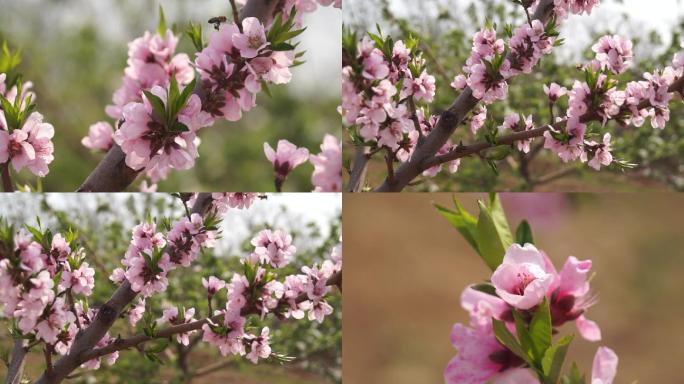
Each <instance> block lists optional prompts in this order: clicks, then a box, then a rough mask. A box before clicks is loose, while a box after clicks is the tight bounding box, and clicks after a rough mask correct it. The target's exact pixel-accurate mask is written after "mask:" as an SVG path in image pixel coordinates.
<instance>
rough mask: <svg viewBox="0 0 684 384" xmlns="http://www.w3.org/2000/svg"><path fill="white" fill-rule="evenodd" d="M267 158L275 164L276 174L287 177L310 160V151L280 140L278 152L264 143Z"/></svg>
mask: <svg viewBox="0 0 684 384" xmlns="http://www.w3.org/2000/svg"><path fill="white" fill-rule="evenodd" d="M264 153H265V154H266V158H267V159H268V160H269V161H270V162H271V163H272V164H273V168H274V170H275V172H276V173H277V174H278V175H280V176H287V175H288V174H289V173H290V172H292V170H293V169H295V168H296V167H298V166H299V165H301V164H304V163H306V161H307V160H308V159H309V150H308V149H306V148H297V146H296V145H294V144H292V143H290V142H289V141H287V140H279V141H278V147H277V150H275V151H274V150H273V148H272V147H271V146H270V145H269V144H268V143H264Z"/></svg>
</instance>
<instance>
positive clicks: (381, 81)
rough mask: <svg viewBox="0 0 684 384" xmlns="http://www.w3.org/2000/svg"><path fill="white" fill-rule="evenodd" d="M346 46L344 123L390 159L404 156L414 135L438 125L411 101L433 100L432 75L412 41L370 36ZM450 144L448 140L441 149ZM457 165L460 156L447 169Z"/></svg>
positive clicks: (436, 169)
mask: <svg viewBox="0 0 684 384" xmlns="http://www.w3.org/2000/svg"><path fill="white" fill-rule="evenodd" d="M346 50H347V52H348V53H347V57H346V58H345V61H346V62H345V65H344V67H343V68H342V104H341V106H340V112H341V113H342V119H343V121H344V123H345V125H347V126H354V127H358V132H355V133H354V135H355V136H356V141H357V144H359V145H365V146H369V147H372V148H377V149H384V150H386V151H387V152H388V153H389V154H390V158H391V159H392V161H395V160H396V161H399V162H406V161H408V160H409V159H410V158H411V155H412V154H413V151H414V149H415V147H416V145H417V143H418V139H419V138H420V137H421V136H422V135H427V134H428V133H429V132H430V131H431V130H432V129H433V128H434V126H435V125H436V124H437V117H436V116H431V117H428V116H427V112H426V109H425V108H422V107H417V106H416V105H415V103H431V102H432V101H433V100H434V97H435V90H436V84H435V78H434V76H432V75H430V74H429V73H428V72H427V70H426V69H425V68H424V67H425V60H424V59H423V58H422V56H421V54H420V53H419V52H418V50H417V48H416V47H415V46H414V44H413V42H410V43H408V45H407V43H405V42H403V41H401V40H399V41H396V42H393V41H392V39H391V38H386V39H385V40H384V41H383V40H382V39H381V38H380V37H378V36H375V35H372V38H369V37H364V38H363V39H362V40H361V41H360V42H359V43H358V46H356V47H346ZM453 148H454V145H453V144H452V143H451V142H447V143H446V144H445V145H444V146H443V147H442V148H441V149H440V153H445V152H448V151H450V150H451V149H453ZM458 166H459V161H458V160H456V161H453V162H450V163H449V164H448V170H449V171H450V172H451V173H454V172H456V171H457V170H458ZM441 169H442V167H441V165H440V166H435V167H432V168H430V169H429V170H426V171H425V173H424V175H425V176H434V175H436V174H437V173H438V172H439V171H440V170H441Z"/></svg>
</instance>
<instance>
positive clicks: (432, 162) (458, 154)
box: [376, 15, 684, 192]
mask: <svg viewBox="0 0 684 384" xmlns="http://www.w3.org/2000/svg"><path fill="white" fill-rule="evenodd" d="M535 18H536V15H535ZM668 90H669V92H670V93H679V94H684V77H682V78H680V79H678V80H677V81H675V82H674V83H673V84H672V85H671V86H670V87H669V89H668ZM465 93H468V95H466V97H470V98H471V99H472V93H471V91H470V89H469V88H466V89H465V90H464V94H465ZM464 94H461V96H460V97H459V98H458V99H457V100H456V103H455V104H454V105H457V106H458V109H459V111H461V110H462V109H461V108H462V107H463V106H464V105H466V106H467V105H470V104H467V103H466V102H464V103H463V104H460V103H459V100H461V98H462V97H464ZM473 100H474V99H473ZM649 105H650V103H649V102H648V101H643V102H642V103H641V104H639V106H638V108H639V109H643V108H648V107H649ZM453 107H454V106H452V108H453ZM452 108H450V109H449V110H447V111H446V112H444V113H443V114H442V116H441V117H440V121H439V123H438V125H437V127H436V128H435V130H434V131H433V133H431V134H430V135H428V137H427V138H426V140H425V145H427V144H428V143H432V144H433V145H434V144H435V142H436V140H437V139H440V140H441V139H443V138H444V139H445V140H444V141H443V142H441V141H440V142H438V144H439V147H437V149H439V148H441V146H442V145H444V143H446V140H448V138H449V136H450V135H451V134H452V133H453V129H452V130H451V131H449V133H448V135H447V136H444V135H446V133H445V132H446V131H445V130H446V128H445V127H449V126H450V125H449V124H448V123H445V124H442V120H443V119H444V118H445V117H446V118H447V119H449V120H452V121H453V120H454V119H462V117H464V116H465V114H463V115H460V114H459V113H461V112H458V111H456V112H454V113H453V114H452ZM465 113H467V111H466V112H465ZM455 116H456V117H455ZM458 116H461V117H458ZM592 120H599V117H598V116H596V115H585V116H583V117H582V118H581V121H582V122H584V123H586V122H589V121H592ZM459 121H460V120H459ZM566 122H567V118H565V119H563V120H560V121H558V122H556V123H555V124H553V125H547V126H544V127H540V128H536V129H532V130H529V131H523V132H515V133H512V134H509V135H506V136H503V137H501V138H499V139H498V140H497V142H496V143H489V142H479V143H475V144H471V145H460V146H457V147H456V148H454V149H453V150H452V151H450V152H448V153H446V154H443V155H431V154H430V153H427V150H426V149H425V145H424V146H422V147H421V146H419V147H418V148H416V152H414V155H413V156H412V157H411V160H410V161H409V162H407V163H404V164H403V165H402V166H401V167H400V168H399V170H398V171H397V172H396V173H395V175H394V177H388V178H387V179H386V180H385V182H384V184H383V185H382V186H380V187H379V188H378V189H377V190H376V192H399V191H401V190H402V189H403V188H404V187H406V186H407V185H409V183H410V182H411V181H412V180H413V179H414V178H416V177H417V176H418V175H420V173H421V172H423V171H424V170H426V169H428V168H430V167H433V166H436V165H439V164H444V163H447V162H449V161H453V160H456V159H460V158H463V157H466V156H470V155H473V154H477V153H480V152H482V151H484V150H486V149H489V148H493V147H497V146H500V145H511V144H513V143H515V142H517V141H521V140H527V139H534V138H537V137H541V136H543V135H544V132H546V131H547V130H549V128H551V127H553V128H554V129H556V130H557V129H560V128H562V127H563V126H564V125H565V124H566ZM454 129H455V127H454ZM435 134H437V135H438V136H437V138H435V137H434V135H435ZM430 148H433V147H430ZM437 149H435V151H434V152H433V153H436V152H437ZM419 151H420V153H419V154H418V155H416V153H418V152H419ZM414 160H415V161H414Z"/></svg>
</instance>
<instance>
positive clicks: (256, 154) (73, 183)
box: [0, 0, 342, 191]
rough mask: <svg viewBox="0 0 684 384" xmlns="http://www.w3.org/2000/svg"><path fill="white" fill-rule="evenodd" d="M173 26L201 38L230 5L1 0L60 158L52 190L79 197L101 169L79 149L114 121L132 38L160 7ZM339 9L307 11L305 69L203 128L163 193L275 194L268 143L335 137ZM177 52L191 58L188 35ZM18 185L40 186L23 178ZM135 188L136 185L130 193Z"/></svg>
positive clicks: (311, 142)
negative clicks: (193, 160) (193, 29)
mask: <svg viewBox="0 0 684 384" xmlns="http://www.w3.org/2000/svg"><path fill="white" fill-rule="evenodd" d="M160 4H161V5H162V6H163V7H164V11H165V14H166V20H167V25H168V26H171V25H172V24H176V25H177V27H178V29H179V31H185V29H186V27H187V24H188V22H190V21H193V22H194V23H195V24H198V23H200V24H202V29H203V31H204V36H205V41H206V40H207V36H208V34H209V33H210V32H212V31H213V30H214V29H213V27H212V26H211V25H209V24H208V23H207V20H209V19H210V18H212V17H214V16H219V15H230V3H229V2H228V1H227V0H145V1H139V0H138V1H136V0H97V1H91V0H0V9H1V10H2V11H1V12H0V43H1V42H2V41H3V40H7V41H8V43H9V44H10V46H11V47H12V48H21V49H22V51H23V57H24V60H23V63H22V64H21V65H20V66H19V68H18V71H20V72H22V73H23V74H24V79H25V80H31V81H32V82H33V83H34V89H35V92H36V94H37V104H38V111H39V112H41V113H42V114H43V115H44V116H45V120H46V121H47V122H50V123H52V124H53V125H54V126H55V139H54V142H55V161H54V162H53V163H52V164H51V165H50V174H49V175H48V176H47V177H46V178H45V179H44V180H43V187H44V190H46V191H73V190H76V188H77V187H78V186H79V185H80V184H81V183H82V182H83V181H84V180H85V178H86V176H87V175H88V174H89V173H90V172H91V171H92V170H93V169H94V168H95V166H96V165H97V163H98V162H99V160H100V159H101V157H102V154H99V153H91V152H90V150H88V149H87V148H85V147H83V146H82V145H81V138H82V137H83V136H85V135H86V134H87V132H88V127H89V126H90V125H91V124H93V123H95V122H97V121H101V120H110V119H109V118H108V116H107V115H106V114H105V112H104V108H105V106H106V105H108V104H110V102H111V97H112V94H113V92H114V91H115V90H116V89H117V88H118V87H119V86H120V85H121V76H123V70H124V68H125V66H126V58H127V51H128V47H127V45H126V44H127V42H129V41H131V40H133V39H135V38H137V37H139V36H142V35H143V34H144V32H145V31H148V30H149V31H154V30H156V27H157V22H158V19H159V18H158V13H159V12H158V7H159V5H160ZM341 13H342V12H341V10H339V9H336V8H332V7H319V8H318V10H316V11H315V12H314V13H310V14H307V15H305V17H304V24H305V26H306V27H307V31H306V32H305V33H304V34H303V35H302V36H301V38H300V40H301V45H300V46H299V50H304V51H306V55H305V56H304V60H305V61H306V63H305V64H303V65H301V66H299V67H297V68H295V69H294V70H293V73H294V77H293V80H292V82H291V83H290V84H287V85H285V86H273V87H271V91H272V93H273V97H272V98H270V97H268V96H267V95H266V94H264V93H263V92H262V93H261V94H260V95H259V96H258V98H257V104H258V107H257V108H255V109H253V110H252V111H250V112H249V113H246V114H245V115H244V118H243V119H242V120H241V121H240V122H238V123H230V122H227V121H222V122H220V123H217V124H216V125H214V126H213V127H210V128H208V129H204V130H203V131H202V132H201V135H200V137H201V139H202V145H201V146H200V148H199V152H200V157H199V159H198V160H197V164H196V166H195V167H194V168H193V169H191V170H188V171H183V172H172V174H171V175H170V177H169V179H167V180H166V181H164V182H162V183H161V184H160V185H159V190H160V191H180V190H182V191H219V190H220V191H228V190H230V191H270V190H273V189H274V187H273V176H272V174H273V171H272V166H271V165H270V163H269V162H268V161H267V160H266V157H265V156H264V153H263V143H264V142H269V143H271V145H272V146H275V143H276V141H277V140H278V139H281V138H284V139H288V140H290V141H291V142H293V143H296V144H297V145H298V146H302V147H306V148H308V149H309V150H310V151H311V152H313V153H318V152H320V148H319V146H320V144H321V142H322V141H323V137H324V135H325V134H326V133H331V134H333V135H335V136H337V137H338V138H341V137H340V131H339V115H338V113H337V111H336V107H337V105H338V104H339V98H340V87H339V84H340V62H341V53H340V51H341V19H342V16H341ZM177 52H186V53H188V54H189V55H190V57H191V58H194V52H195V50H194V47H193V46H192V43H191V42H190V40H189V38H187V36H184V37H183V38H182V39H181V41H180V44H179V47H178V49H177ZM312 171H313V167H312V166H311V165H309V164H306V165H304V166H301V167H299V168H298V169H297V170H295V171H294V172H293V174H292V176H291V177H290V178H289V179H288V182H287V183H286V184H285V188H286V189H287V190H293V191H309V190H312V189H313V187H312V185H311V180H310V179H311V172H312ZM21 176H22V177H20V178H19V179H18V181H19V182H22V183H30V184H31V185H34V186H35V184H36V179H35V177H33V176H32V175H30V174H29V173H27V172H23V173H22V175H21ZM131 189H132V190H136V187H135V186H133V187H131Z"/></svg>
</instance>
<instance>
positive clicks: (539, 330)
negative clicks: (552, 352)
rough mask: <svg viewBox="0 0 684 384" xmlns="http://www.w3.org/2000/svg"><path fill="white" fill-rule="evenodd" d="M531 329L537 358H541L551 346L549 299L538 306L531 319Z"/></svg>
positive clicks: (533, 347) (533, 348)
mask: <svg viewBox="0 0 684 384" xmlns="http://www.w3.org/2000/svg"><path fill="white" fill-rule="evenodd" d="M529 331H530V339H531V340H532V350H533V352H534V356H535V359H537V360H541V359H542V358H543V357H544V354H545V353H546V350H547V349H549V347H550V346H551V336H552V325H551V311H550V309H549V302H548V300H546V299H544V301H542V303H541V304H539V306H538V307H537V310H536V312H535V313H534V316H532V321H530V328H529Z"/></svg>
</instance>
